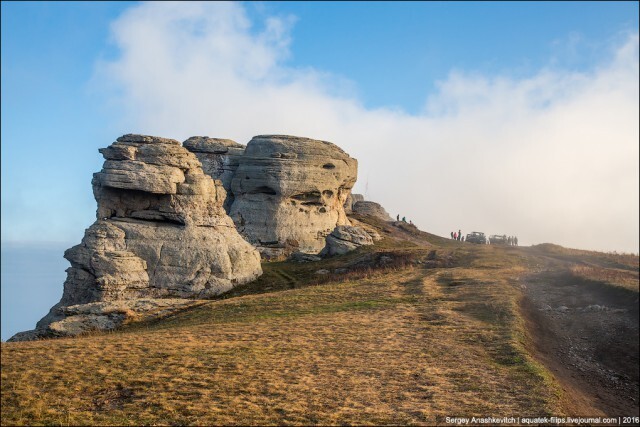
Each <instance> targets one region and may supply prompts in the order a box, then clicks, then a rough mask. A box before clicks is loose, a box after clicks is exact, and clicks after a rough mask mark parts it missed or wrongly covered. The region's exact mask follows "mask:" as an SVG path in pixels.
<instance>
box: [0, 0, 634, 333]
mask: <svg viewBox="0 0 640 427" xmlns="http://www.w3.org/2000/svg"><path fill="white" fill-rule="evenodd" d="M1 55H2V57H1V59H2V65H1V66H2V69H1V77H2V99H1V102H2V130H1V137H2V241H3V242H4V243H6V244H8V246H7V245H5V246H3V251H2V259H3V278H2V291H3V338H6V336H5V332H4V323H5V322H4V313H5V298H4V296H5V292H6V291H7V287H8V286H10V285H14V286H18V282H19V278H16V277H18V276H16V275H15V274H13V273H12V274H13V275H12V276H11V278H8V277H5V273H4V271H5V268H4V267H5V266H6V265H7V264H6V259H7V256H9V255H11V254H12V253H11V249H7V248H14V247H16V245H18V246H20V247H23V246H24V245H31V246H33V247H36V246H40V247H42V246H47V245H49V246H47V247H50V246H51V245H56V246H55V247H60V248H63V247H65V246H67V247H68V246H71V245H73V244H76V243H78V242H79V241H80V239H81V238H82V235H83V233H84V229H85V228H87V227H88V226H89V225H90V224H91V223H92V222H93V220H94V217H95V207H96V206H95V201H94V199H93V195H92V191H91V184H90V183H91V177H92V174H93V173H94V172H97V171H98V170H99V169H100V168H101V165H102V158H101V156H100V155H99V153H98V151H97V150H98V148H100V147H105V146H107V145H109V144H110V143H111V142H112V141H114V140H115V139H116V138H117V137H118V136H120V135H122V134H125V133H148V134H155V135H159V136H165V137H172V138H176V139H179V140H184V139H186V138H188V137H190V136H193V135H209V136H212V137H223V138H231V139H234V140H236V141H238V142H241V143H247V142H248V141H249V139H250V138H251V136H253V135H258V134H267V133H285V134H294V135H301V136H308V137H313V138H319V139H325V140H329V141H332V142H335V143H337V144H338V145H340V146H341V147H343V148H344V149H345V150H346V151H347V152H348V153H350V154H351V155H352V156H354V157H356V158H358V159H359V171H360V173H359V180H358V183H357V185H356V191H357V192H362V193H366V196H367V197H368V198H370V199H373V200H376V201H379V202H381V203H382V204H383V205H384V206H385V207H386V208H387V210H388V211H389V212H390V213H391V214H392V215H393V216H395V215H396V214H401V215H402V216H407V218H410V219H412V220H413V221H414V222H415V223H416V224H418V225H419V226H420V227H421V228H422V229H424V230H427V231H430V232H433V233H436V234H440V235H448V234H449V232H450V231H451V230H453V229H459V228H462V229H463V231H465V232H467V231H472V230H478V231H484V232H486V233H489V234H493V233H500V234H502V233H506V234H517V235H518V236H519V237H520V241H521V242H523V243H525V244H535V243H542V242H548V241H551V242H554V243H558V244H562V245H565V246H570V247H579V248H585V249H597V250H605V251H612V250H618V251H628V252H638V234H639V233H638V226H637V224H638V119H637V117H638V2H512V3H506V2H477V3H475V2H250V3H230V4H225V3H220V2H211V3H180V4H170V3H164V2H163V3H150V2H145V3H142V4H141V3H137V2H117V3H116V2H95V3H93V2H92V3H83V2H2V52H1ZM60 256H62V253H60ZM39 264H41V265H53V264H51V263H44V262H43V263H39V262H38V260H36V259H34V260H33V265H34V268H38V267H37V266H38V265H39ZM16 265H17V264H16ZM20 265H22V264H20ZM7 268H10V266H8V267H7ZM50 268H53V267H50ZM56 268H57V267H56ZM45 276H46V275H45ZM56 277H57V276H56ZM25 280H27V279H25ZM28 280H31V279H28ZM34 280H36V279H34ZM38 280H39V281H40V282H38V283H42V280H43V279H42V278H40V279H38ZM56 280H57V279H56ZM9 281H10V282H11V283H9ZM33 286H36V285H35V284H34V285H33ZM48 286H54V287H56V288H60V289H61V287H62V283H60V282H59V281H56V283H54V284H49V285H48ZM55 302H56V301H53V302H52V303H51V304H49V305H52V304H53V303H55ZM42 315H44V313H38V316H37V318H39V317H41V316H42ZM36 320H37V319H36Z"/></svg>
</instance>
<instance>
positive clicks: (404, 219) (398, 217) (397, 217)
mask: <svg viewBox="0 0 640 427" xmlns="http://www.w3.org/2000/svg"><path fill="white" fill-rule="evenodd" d="M396 221H398V222H400V214H398V215H397V216H396ZM402 222H407V218H406V217H404V216H403V217H402ZM409 225H413V221H411V220H409Z"/></svg>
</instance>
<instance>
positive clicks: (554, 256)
mask: <svg viewBox="0 0 640 427" xmlns="http://www.w3.org/2000/svg"><path fill="white" fill-rule="evenodd" d="M354 219H355V220H357V221H361V222H362V223H365V224H366V225H368V226H371V227H375V228H376V229H377V230H378V232H380V234H382V235H383V236H384V239H383V240H382V241H380V242H378V243H377V244H376V245H375V246H374V247H362V248H360V249H358V250H357V251H355V252H352V253H350V254H348V255H345V256H341V257H334V258H329V259H325V260H323V261H320V262H312V263H293V262H279V263H268V264H264V265H263V268H264V271H265V274H264V275H263V276H262V277H261V278H260V279H258V280H257V281H256V282H253V283H249V284H246V285H243V286H240V287H238V288H236V289H234V290H233V291H232V292H231V293H229V294H227V295H224V296H223V297H221V298H219V299H218V300H211V301H202V303H201V304H200V305H199V306H198V307H196V308H192V309H189V310H186V311H184V312H182V313H180V314H178V315H174V316H172V317H170V318H166V319H163V320H161V321H157V322H154V323H140V324H132V325H129V326H128V327H125V328H123V329H121V330H118V331H115V332H111V333H96V334H92V335H86V336H82V337H78V338H74V339H55V340H44V341H36V342H22V343H3V344H2V408H1V409H2V424H3V425H13V424H23V425H27V424H28V425H33V424H70V425H76V424H118V425H140V424H162V425H168V424H192V425H196V424H216V425H219V424H271V425H273V424H305V425H306V424H433V423H441V422H442V421H443V417H446V416H460V415H476V416H488V415H493V416H527V415H529V416H544V415H560V414H564V415H581V416H584V415H602V414H606V415H616V416H617V415H633V414H635V415H637V414H638V402H637V401H634V400H631V399H632V396H634V395H633V393H634V392H635V393H636V394H635V396H637V390H638V370H637V365H636V364H637V362H638V326H637V325H638V321H637V318H638V311H637V301H638V258H637V257H635V256H622V255H611V254H601V253H594V252H586V251H574V250H568V249H564V248H560V247H557V246H553V245H540V246H537V247H532V248H516V247H494V246H481V245H473V244H465V243H459V242H454V241H451V240H448V239H443V238H440V237H438V236H434V235H431V234H429V233H424V232H420V231H418V230H417V229H415V228H414V227H411V226H407V225H406V224H396V225H393V223H383V222H380V221H377V220H374V219H371V218H367V217H354ZM321 269H324V270H327V272H326V273H325V274H318V273H317V271H318V270H321ZM633 303H635V310H634V306H633ZM593 305H598V306H604V308H601V309H596V308H594V307H591V308H588V309H587V307H589V306H593ZM561 307H565V308H561ZM589 316H591V317H589ZM603 318H606V319H609V320H608V323H607V322H601V321H600V320H602V319H603ZM585 319H586V321H585ZM577 320H580V321H581V325H582V326H581V327H580V328H573V329H572V328H571V327H568V326H567V325H571V324H576V321H577ZM634 322H635V323H634ZM634 328H635V329H634ZM581 337H587V338H586V339H581ZM596 337H597V339H596ZM562 340H564V341H563V342H567V340H569V341H571V340H579V341H577V342H576V343H575V344H572V346H571V345H570V346H561V345H560V343H561V341H562ZM572 342H573V341H572ZM623 343H624V345H623ZM608 348H610V349H612V351H610V352H609V351H607V349H608ZM563 352H564V353H563ZM574 365H575V366H574ZM579 373H582V374H579ZM598 375H600V376H601V377H598ZM600 379H608V380H607V381H608V382H606V381H604V380H603V381H604V382H603V381H600ZM600 383H602V385H601V386H600V387H598V388H594V387H593V384H600ZM596 394H597V395H598V396H600V398H598V397H597V396H596Z"/></svg>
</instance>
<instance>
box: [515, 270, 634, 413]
mask: <svg viewBox="0 0 640 427" xmlns="http://www.w3.org/2000/svg"><path fill="white" fill-rule="evenodd" d="M541 260H542V261H541V265H540V268H539V271H538V272H537V273H536V274H534V275H532V276H529V277H528V278H527V279H526V280H525V286H526V289H524V292H525V295H526V296H525V298H524V299H523V301H522V304H521V308H522V310H523V313H524V314H525V318H526V319H527V325H528V328H529V330H530V331H531V332H532V336H533V340H534V347H535V348H534V349H533V350H534V353H535V354H536V357H537V358H538V359H539V360H540V361H541V362H542V363H543V364H545V366H547V368H548V369H549V370H550V371H551V372H552V373H553V374H554V376H555V377H556V378H557V379H558V381H559V382H560V384H561V385H562V387H563V389H564V391H565V399H564V402H563V404H564V407H565V410H566V411H567V413H568V414H570V415H579V416H582V415H606V416H632V415H633V416H637V415H638V376H639V375H638V374H639V372H638V293H637V292H632V291H629V290H627V289H624V288H620V287H616V286H612V285H609V284H606V283H603V282H598V281H593V280H587V279H583V278H580V277H576V276H575V275H572V274H571V271H570V269H569V267H570V266H571V262H569V261H567V260H563V259H557V258H556V259H554V258H542V259H541Z"/></svg>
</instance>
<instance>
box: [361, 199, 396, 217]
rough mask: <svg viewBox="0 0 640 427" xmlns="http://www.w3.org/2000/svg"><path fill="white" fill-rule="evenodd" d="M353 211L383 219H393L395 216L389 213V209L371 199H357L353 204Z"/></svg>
mask: <svg viewBox="0 0 640 427" xmlns="http://www.w3.org/2000/svg"><path fill="white" fill-rule="evenodd" d="M352 210H353V213H356V214H359V215H366V216H372V217H375V218H378V219H381V220H382V221H393V218H391V216H390V215H389V214H388V213H387V211H386V210H385V209H384V208H383V207H382V205H380V204H379V203H376V202H370V201H365V200H361V201H357V202H355V203H354V204H353V206H352Z"/></svg>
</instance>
